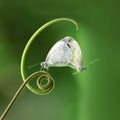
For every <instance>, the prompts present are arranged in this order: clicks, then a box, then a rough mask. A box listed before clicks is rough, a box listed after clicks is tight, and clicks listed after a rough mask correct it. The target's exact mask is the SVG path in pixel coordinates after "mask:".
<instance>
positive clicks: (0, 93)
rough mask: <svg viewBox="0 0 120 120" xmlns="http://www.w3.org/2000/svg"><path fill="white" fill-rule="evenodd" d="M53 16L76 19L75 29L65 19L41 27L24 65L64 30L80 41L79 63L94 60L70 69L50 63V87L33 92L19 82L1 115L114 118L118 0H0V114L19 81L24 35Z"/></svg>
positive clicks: (117, 119)
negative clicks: (19, 91) (45, 92)
mask: <svg viewBox="0 0 120 120" xmlns="http://www.w3.org/2000/svg"><path fill="white" fill-rule="evenodd" d="M59 17H69V18H72V19H74V20H76V21H77V22H78V24H79V30H78V31H77V32H76V31H75V27H74V25H72V24H71V23H67V22H60V23H57V24H54V25H52V26H50V27H49V28H47V29H46V30H45V31H43V32H42V33H41V34H40V35H39V36H38V37H37V38H36V40H35V42H34V43H33V44H32V46H31V48H30V50H29V54H28V56H27V61H26V68H27V67H28V66H31V65H33V64H35V63H38V62H41V61H44V59H45V57H46V54H47V52H48V51H49V49H50V48H51V46H52V45H53V44H54V43H55V42H56V41H58V40H59V39H61V38H63V37H65V36H68V35H69V36H72V37H74V38H75V39H76V40H77V41H78V43H79V44H80V46H81V49H82V53H83V63H84V64H86V63H88V62H89V61H91V60H94V59H96V58H99V59H100V61H99V62H97V63H95V64H93V65H91V66H90V67H89V68H88V69H87V70H86V71H84V72H82V73H78V74H75V75H73V74H72V73H73V72H74V70H71V68H51V69H50V71H49V72H50V74H51V75H52V77H53V78H54V79H55V82H56V86H55V89H54V91H53V92H52V93H50V94H48V95H45V96H39V95H35V94H33V93H32V92H30V91H29V90H28V89H26V88H25V89H24V91H23V92H22V94H21V95H20V96H19V98H18V99H17V101H16V103H15V104H14V105H13V107H12V109H11V110H10V112H9V113H8V115H7V116H6V118H5V120H47V119H49V120H120V73H119V68H120V63H119V62H120V53H119V52H120V2H119V1H118V0H91V1H90V0H61V1H57V0H12V1H9V0H0V114H2V112H3V110H4V109H5V107H6V105H7V104H8V103H9V101H10V100H11V98H12V96H13V95H14V93H15V92H16V91H17V89H18V88H19V86H20V85H21V84H22V79H21V74H20V60H21V55H22V52H23V49H24V47H25V45H26V43H27V41H28V39H29V38H30V37H31V35H32V34H33V33H34V32H35V31H36V30H37V29H38V28H39V27H40V26H42V25H43V24H45V23H46V22H48V21H49V20H52V19H55V18H59ZM39 69H40V66H36V67H34V68H32V69H27V72H28V73H31V72H34V71H37V70H39Z"/></svg>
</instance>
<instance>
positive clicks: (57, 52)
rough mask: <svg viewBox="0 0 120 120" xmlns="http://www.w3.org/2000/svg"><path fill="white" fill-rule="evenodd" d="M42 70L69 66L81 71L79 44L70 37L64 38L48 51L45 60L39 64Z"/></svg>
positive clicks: (82, 67)
mask: <svg viewBox="0 0 120 120" xmlns="http://www.w3.org/2000/svg"><path fill="white" fill-rule="evenodd" d="M41 66H42V68H46V69H48V68H49V67H64V66H69V67H72V68H74V69H75V70H77V71H82V70H83V69H85V66H82V52H81V49H80V46H79V44H78V43H77V41H76V40H75V39H73V38H72V37H69V36H68V37H65V38H63V39H61V40H60V41H58V42H57V43H56V44H55V45H53V47H52V48H51V49H50V51H49V53H48V55H47V57H46V60H45V61H44V62H41Z"/></svg>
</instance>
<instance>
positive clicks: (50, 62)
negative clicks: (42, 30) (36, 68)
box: [45, 39, 72, 67]
mask: <svg viewBox="0 0 120 120" xmlns="http://www.w3.org/2000/svg"><path fill="white" fill-rule="evenodd" d="M71 60H72V51H71V49H70V48H69V46H68V45H67V44H66V43H65V42H64V41H63V39H62V40H60V41H58V42H57V43H56V44H55V45H54V46H53V47H52V48H51V49H50V51H49V53H48V55H47V57H46V60H45V63H46V64H47V67H53V66H56V67H62V66H68V64H69V63H70V62H71Z"/></svg>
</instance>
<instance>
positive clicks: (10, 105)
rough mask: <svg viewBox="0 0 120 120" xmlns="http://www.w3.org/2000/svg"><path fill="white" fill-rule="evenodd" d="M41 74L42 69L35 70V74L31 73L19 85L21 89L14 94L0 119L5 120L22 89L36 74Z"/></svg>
mask: <svg viewBox="0 0 120 120" xmlns="http://www.w3.org/2000/svg"><path fill="white" fill-rule="evenodd" d="M39 74H41V71H38V72H35V73H33V74H31V75H30V76H29V77H28V78H27V79H26V80H25V81H24V82H23V83H22V85H21V86H20V87H19V89H18V90H17V92H16V94H15V95H14V96H13V98H12V100H11V101H10V103H9V104H8V106H7V107H6V109H5V110H4V112H3V113H2V115H1V117H0V120H3V119H4V118H5V116H6V115H7V113H8V111H9V110H10V108H11V107H12V105H13V104H14V102H15V101H16V99H17V97H18V96H19V94H20V93H21V91H22V90H23V88H24V87H25V85H26V84H27V83H28V82H29V81H30V80H31V79H32V78H33V77H35V76H36V75H39Z"/></svg>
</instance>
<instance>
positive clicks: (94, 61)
mask: <svg viewBox="0 0 120 120" xmlns="http://www.w3.org/2000/svg"><path fill="white" fill-rule="evenodd" d="M98 61H99V59H95V60H93V61H91V62H89V63H88V64H87V65H85V66H84V67H85V68H87V67H88V66H90V65H91V64H94V63H96V62H98Z"/></svg>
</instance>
